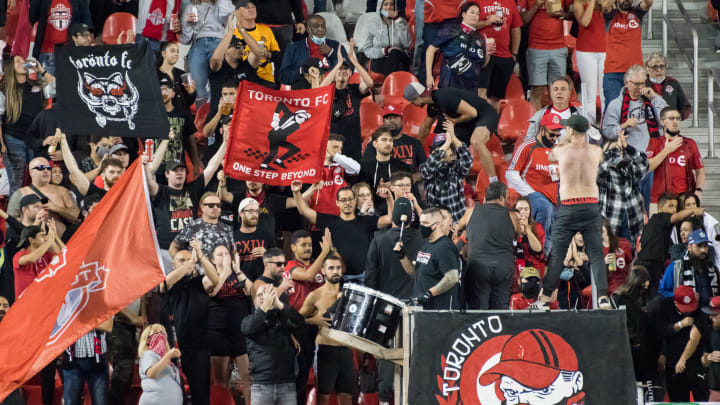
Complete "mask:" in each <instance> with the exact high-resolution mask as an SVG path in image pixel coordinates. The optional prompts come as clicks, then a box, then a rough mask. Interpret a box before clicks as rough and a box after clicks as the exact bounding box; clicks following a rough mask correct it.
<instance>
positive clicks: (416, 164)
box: [364, 104, 427, 181]
mask: <svg viewBox="0 0 720 405" xmlns="http://www.w3.org/2000/svg"><path fill="white" fill-rule="evenodd" d="M382 115H383V125H382V126H383V127H385V128H387V129H388V130H389V131H390V132H391V133H392V138H393V154H392V157H393V158H395V159H399V160H402V161H403V163H405V164H406V165H409V166H410V167H412V173H413V175H414V176H415V178H414V179H413V180H415V181H418V180H420V176H419V174H417V173H418V171H419V170H420V165H421V164H423V163H425V161H426V160H427V156H426V155H425V148H424V147H423V145H422V142H420V140H419V139H417V138H414V137H412V136H410V135H407V134H405V133H403V112H402V106H401V105H395V104H386V105H385V107H384V108H383V113H382ZM374 149H375V147H374V146H373V145H372V143H370V144H368V145H367V147H366V148H365V155H364V156H373V154H374V153H375V152H373V150H374Z"/></svg>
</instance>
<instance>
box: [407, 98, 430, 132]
mask: <svg viewBox="0 0 720 405" xmlns="http://www.w3.org/2000/svg"><path fill="white" fill-rule="evenodd" d="M425 117H427V107H422V108H420V107H418V106H416V105H414V104H407V105H406V106H405V107H403V132H405V133H406V134H408V135H410V136H412V137H413V138H417V136H418V134H420V125H421V124H422V123H423V121H424V120H425Z"/></svg>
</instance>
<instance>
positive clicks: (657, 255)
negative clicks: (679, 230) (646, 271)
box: [638, 212, 673, 264]
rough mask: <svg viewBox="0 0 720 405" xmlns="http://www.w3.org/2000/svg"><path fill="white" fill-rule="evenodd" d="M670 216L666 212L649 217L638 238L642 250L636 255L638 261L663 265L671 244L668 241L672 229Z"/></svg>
mask: <svg viewBox="0 0 720 405" xmlns="http://www.w3.org/2000/svg"><path fill="white" fill-rule="evenodd" d="M672 216H673V214H670V213H668V212H659V213H657V214H655V215H653V216H651V217H650V219H649V220H648V223H647V224H646V225H645V227H644V228H643V232H642V236H641V237H640V245H641V246H642V249H641V250H640V253H638V260H640V261H643V262H654V263H660V264H664V263H665V259H667V258H668V254H669V252H670V245H671V243H672V242H671V240H670V233H671V232H672V227H673V224H672V222H670V218H671V217H672Z"/></svg>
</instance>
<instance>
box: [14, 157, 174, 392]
mask: <svg viewBox="0 0 720 405" xmlns="http://www.w3.org/2000/svg"><path fill="white" fill-rule="evenodd" d="M144 176H145V173H144V170H143V167H142V163H140V162H139V160H136V161H135V163H133V164H132V165H131V166H130V167H129V168H128V170H127V172H126V173H125V174H124V175H123V176H122V177H121V178H120V180H118V182H117V183H116V184H115V185H114V186H113V187H112V189H111V190H110V191H109V192H108V193H107V194H106V195H105V197H103V199H102V200H101V201H100V203H99V204H98V205H97V206H96V207H95V208H94V209H93V211H92V213H91V214H90V215H89V216H88V218H87V219H86V220H85V222H84V223H83V224H82V225H81V226H80V229H78V231H77V232H76V233H75V235H74V236H73V237H72V239H70V241H69V242H68V244H67V246H66V247H65V249H64V250H63V251H62V252H61V253H60V254H58V255H57V256H56V257H55V259H53V261H52V262H51V264H50V265H49V266H48V267H47V268H45V270H43V272H42V273H40V275H39V276H38V277H37V278H36V279H35V281H34V282H33V283H32V284H30V286H29V287H28V288H27V289H26V290H25V291H24V292H23V294H22V295H21V296H20V298H19V299H18V300H17V301H16V302H15V304H14V305H13V306H12V307H11V308H10V310H9V311H8V313H7V315H6V316H5V319H4V320H3V321H2V322H0V401H2V399H3V398H5V397H7V396H8V395H9V394H10V393H11V392H12V391H13V390H15V389H16V388H18V386H20V385H21V384H22V383H23V382H25V381H27V380H28V379H29V378H30V377H32V376H33V375H35V374H37V373H38V372H39V371H40V370H41V369H42V368H43V367H44V366H45V365H46V364H48V363H49V362H50V361H52V360H53V359H55V358H56V357H57V356H58V355H59V354H60V353H61V352H62V351H63V350H65V349H66V348H67V347H68V346H70V345H71V344H72V343H74V342H75V341H77V339H79V338H80V337H81V336H83V335H84V334H86V333H87V332H89V331H90V330H92V329H93V328H95V327H96V326H97V325H99V324H100V323H102V322H103V321H105V320H107V319H109V318H110V317H111V316H113V315H114V314H115V313H117V312H118V311H119V310H121V309H122V308H125V307H126V306H128V304H130V303H131V302H133V301H134V300H135V299H137V298H138V297H140V296H141V295H143V294H144V293H146V292H147V291H149V290H150V289H151V288H152V287H154V286H155V285H157V284H159V283H160V282H162V281H163V280H164V278H165V277H164V276H163V271H162V267H161V264H160V263H161V262H160V256H159V250H158V246H157V240H156V239H155V232H154V227H153V220H152V216H151V214H150V208H149V207H150V202H149V198H148V191H147V188H146V186H145V178H144Z"/></svg>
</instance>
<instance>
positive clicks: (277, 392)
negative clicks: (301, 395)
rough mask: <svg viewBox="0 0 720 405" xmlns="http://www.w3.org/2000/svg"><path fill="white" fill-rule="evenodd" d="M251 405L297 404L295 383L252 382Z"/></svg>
mask: <svg viewBox="0 0 720 405" xmlns="http://www.w3.org/2000/svg"><path fill="white" fill-rule="evenodd" d="M250 404H251V405H297V395H296V393H295V383H285V384H252V385H251V386H250Z"/></svg>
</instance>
